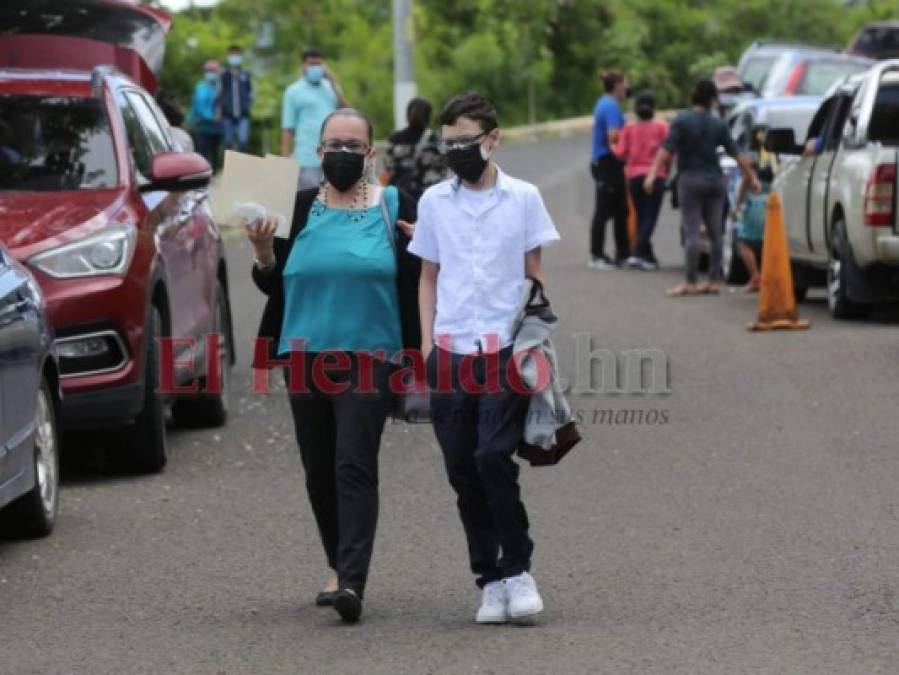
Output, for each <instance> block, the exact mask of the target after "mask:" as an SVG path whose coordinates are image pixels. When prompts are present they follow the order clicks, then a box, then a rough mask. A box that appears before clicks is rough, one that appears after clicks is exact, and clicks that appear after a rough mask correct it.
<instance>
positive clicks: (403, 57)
mask: <svg viewBox="0 0 899 675" xmlns="http://www.w3.org/2000/svg"><path fill="white" fill-rule="evenodd" d="M412 28H413V24H412V0H393V121H394V124H395V125H396V128H397V129H402V128H403V127H405V126H406V106H407V105H408V104H409V101H410V100H411V99H412V98H413V97H414V96H415V45H414V39H415V38H414V35H413V30H412Z"/></svg>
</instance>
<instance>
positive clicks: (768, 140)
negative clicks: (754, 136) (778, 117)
mask: <svg viewBox="0 0 899 675" xmlns="http://www.w3.org/2000/svg"><path fill="white" fill-rule="evenodd" d="M765 150H767V151H768V152H773V153H775V154H778V155H801V154H802V147H800V146H799V145H797V144H796V134H794V133H793V130H792V129H768V133H767V134H765Z"/></svg>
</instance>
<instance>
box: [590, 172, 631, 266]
mask: <svg viewBox="0 0 899 675" xmlns="http://www.w3.org/2000/svg"><path fill="white" fill-rule="evenodd" d="M590 173H591V175H592V176H593V180H594V182H595V183H596V209H595V210H594V211H593V227H592V228H591V231H590V253H591V255H592V256H593V257H594V258H602V257H605V242H606V223H608V221H609V220H612V221H613V224H614V225H613V226H614V234H615V262H618V263H622V262H624V261H625V260H626V259H627V258H628V256H630V241H629V238H628V233H627V181H626V180H625V177H624V166H623V165H622V164H621V162H619V161H618V159H617V158H616V157H615V156H614V155H605V156H604V157H600V158H599V159H598V160H596V161H594V162H593V163H592V164H591V165H590Z"/></svg>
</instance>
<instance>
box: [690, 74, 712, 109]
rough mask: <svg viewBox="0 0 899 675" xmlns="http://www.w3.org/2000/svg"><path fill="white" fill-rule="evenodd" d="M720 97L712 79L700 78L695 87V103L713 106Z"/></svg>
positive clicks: (704, 106)
mask: <svg viewBox="0 0 899 675" xmlns="http://www.w3.org/2000/svg"><path fill="white" fill-rule="evenodd" d="M717 99H718V88H717V87H716V86H715V83H714V82H712V81H711V80H700V81H699V82H697V83H696V86H695V87H694V88H693V105H698V106H701V107H703V108H711V107H712V103H714V102H715V101H716V100H717Z"/></svg>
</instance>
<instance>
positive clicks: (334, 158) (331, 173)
mask: <svg viewBox="0 0 899 675" xmlns="http://www.w3.org/2000/svg"><path fill="white" fill-rule="evenodd" d="M363 169H365V155H360V154H358V153H355V152H343V151H342V150H339V151H337V152H326V153H325V156H324V157H323V158H322V172H323V173H324V174H325V179H326V180H327V181H328V182H329V183H330V184H331V185H333V186H334V189H335V190H337V191H338V192H346V191H347V190H349V189H350V188H351V187H353V186H354V185H355V184H356V183H358V182H359V179H360V178H362V171H363Z"/></svg>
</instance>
